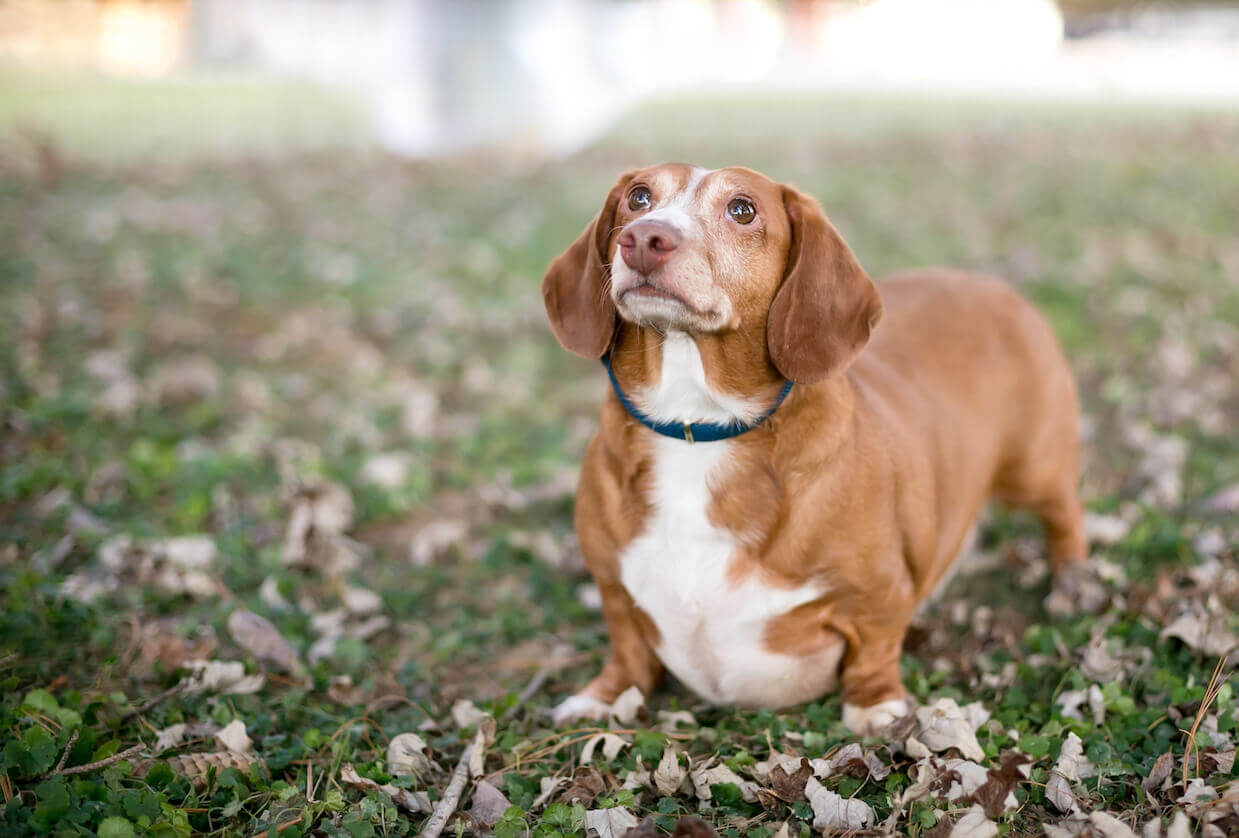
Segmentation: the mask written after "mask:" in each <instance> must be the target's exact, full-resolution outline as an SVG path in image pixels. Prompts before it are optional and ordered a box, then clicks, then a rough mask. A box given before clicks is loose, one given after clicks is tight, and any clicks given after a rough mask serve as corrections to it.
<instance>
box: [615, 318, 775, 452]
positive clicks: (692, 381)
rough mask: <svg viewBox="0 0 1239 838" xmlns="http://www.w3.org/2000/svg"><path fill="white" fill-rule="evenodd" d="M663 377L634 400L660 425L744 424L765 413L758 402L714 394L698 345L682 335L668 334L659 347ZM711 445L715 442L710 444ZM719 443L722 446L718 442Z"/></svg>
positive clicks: (637, 392)
mask: <svg viewBox="0 0 1239 838" xmlns="http://www.w3.org/2000/svg"><path fill="white" fill-rule="evenodd" d="M662 351H663V361H662V377H661V378H660V379H659V382H658V386H657V387H650V388H646V389H643V390H638V391H636V392H634V393H633V399H634V401H635V402H636V403H637V406H638V407H640V408H641V410H642V412H644V413H645V414H646V415H647V416H649V417H651V418H652V419H655V420H657V421H659V422H716V423H719V424H722V425H726V424H729V423H732V422H738V423H741V424H747V423H749V422H752V421H754V420H756V419H757V418H758V417H759V416H761V415H762V414H763V413H765V411H766V408H767V405H766V404H764V403H763V402H761V401H759V400H757V399H746V398H744V397H743V396H731V395H728V394H726V393H716V392H714V391H713V390H711V389H710V386H709V385H708V384H707V383H706V371H705V367H704V366H703V365H702V363H701V353H700V352H699V351H697V344H696V343H694V342H693V339H692V338H691V337H690V336H689V335H687V334H685V333H684V332H668V333H667V335H666V337H665V338H664V339H663V344H662ZM711 444H712V445H713V444H714V443H711ZM719 444H722V443H719Z"/></svg>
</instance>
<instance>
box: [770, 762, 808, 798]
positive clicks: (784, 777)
mask: <svg viewBox="0 0 1239 838" xmlns="http://www.w3.org/2000/svg"><path fill="white" fill-rule="evenodd" d="M812 776H813V767H812V766H811V765H809V761H808V760H807V759H803V758H802V759H801V760H800V767H799V768H797V769H796V770H795V771H793V772H792V773H791V774H789V773H787V772H786V771H784V770H783V767H782V766H780V765H776V766H774V767H773V768H771V769H770V771H769V773H768V774H767V777H766V783H767V784H768V785H769V786H770V790H771V791H772V792H773V793H774V795H775V797H777V798H778V799H780V800H783V801H785V802H787V803H798V802H801V801H803V800H805V799H806V798H805V793H804V787H805V784H806V783H807V782H808V781H809V778H810V777H812Z"/></svg>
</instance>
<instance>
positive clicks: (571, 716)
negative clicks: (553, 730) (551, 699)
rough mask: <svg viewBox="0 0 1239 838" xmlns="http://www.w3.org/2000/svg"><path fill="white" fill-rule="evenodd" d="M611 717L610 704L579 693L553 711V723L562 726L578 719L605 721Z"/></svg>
mask: <svg viewBox="0 0 1239 838" xmlns="http://www.w3.org/2000/svg"><path fill="white" fill-rule="evenodd" d="M610 715H611V705H610V704H607V703H606V702H605V701H602V700H601V699H597V698H594V697H593V696H592V695H586V694H585V693H577V694H576V695H574V696H572V697H571V698H566V699H564V700H563V701H561V702H560V703H559V706H558V707H556V708H555V709H554V710H552V711H551V721H553V722H554V723H555V724H557V725H562V724H567V723H568V722H574V721H576V720H577V719H605V718H607V717H608V716H610Z"/></svg>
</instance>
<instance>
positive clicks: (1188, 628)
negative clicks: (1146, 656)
mask: <svg viewBox="0 0 1239 838" xmlns="http://www.w3.org/2000/svg"><path fill="white" fill-rule="evenodd" d="M1187 608H1188V609H1189V610H1188V611H1187V613H1185V614H1181V615H1180V616H1179V617H1177V618H1176V619H1175V620H1174V621H1173V622H1171V623H1170V625H1168V626H1166V627H1165V628H1164V629H1162V633H1161V635H1160V639H1162V640H1165V639H1166V638H1168V637H1174V638H1177V639H1179V640H1182V641H1183V642H1184V643H1186V644H1187V645H1188V647H1189V648H1191V649H1193V650H1194V651H1197V652H1201V653H1203V654H1205V655H1208V656H1209V657H1221V656H1223V655H1227V654H1229V653H1230V652H1231V651H1233V650H1235V648H1236V647H1239V635H1236V634H1235V633H1234V632H1232V631H1230V630H1229V628H1228V627H1227V624H1226V618H1227V615H1228V613H1229V612H1228V610H1227V609H1226V608H1224V607H1223V606H1222V604H1221V602H1219V601H1218V600H1217V598H1216V597H1213V596H1209V597H1208V598H1207V599H1206V601H1205V602H1203V603H1202V602H1199V601H1194V600H1193V601H1189V602H1188V604H1187Z"/></svg>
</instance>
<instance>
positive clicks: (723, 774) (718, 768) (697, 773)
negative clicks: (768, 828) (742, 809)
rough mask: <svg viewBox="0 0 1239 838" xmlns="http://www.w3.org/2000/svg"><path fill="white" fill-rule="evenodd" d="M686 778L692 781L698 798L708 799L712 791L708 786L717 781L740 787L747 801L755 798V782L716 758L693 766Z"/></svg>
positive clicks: (710, 797)
mask: <svg viewBox="0 0 1239 838" xmlns="http://www.w3.org/2000/svg"><path fill="white" fill-rule="evenodd" d="M688 778H689V780H690V781H692V784H693V790H694V791H695V792H696V793H697V798H698V799H699V800H710V799H712V797H713V793H712V792H711V790H710V786H712V785H716V784H718V783H731V784H732V785H734V786H736V787H737V788H739V789H740V794H741V795H742V796H743V798H744V799H745V800H746V801H748V802H749V803H753V802H755V801H756V800H757V788H758V786H757V784H756V783H754V782H753V781H751V780H745V779H743V778H741V777H740V775H738V774H737V773H736V772H734V771H732V770H731V769H730V768H728V767H727V766H726V765H724V764H723V763H721V762H718V761H717V759H712V760H710V761H708V762H706V763H704V764H703V765H701V766H698V767H694V768H693V769H691V770H690V771H689V772H688Z"/></svg>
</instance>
